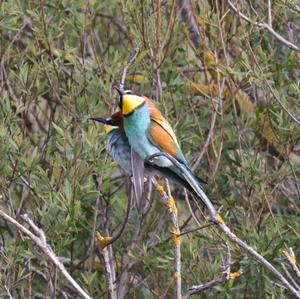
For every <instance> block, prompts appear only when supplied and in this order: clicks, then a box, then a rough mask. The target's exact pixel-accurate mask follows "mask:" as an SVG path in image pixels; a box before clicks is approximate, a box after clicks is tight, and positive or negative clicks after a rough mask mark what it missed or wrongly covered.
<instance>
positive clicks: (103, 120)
mask: <svg viewBox="0 0 300 299" xmlns="http://www.w3.org/2000/svg"><path fill="white" fill-rule="evenodd" d="M89 119H90V120H94V121H98V122H100V123H103V124H105V125H110V126H114V127H117V126H118V123H117V122H116V121H115V120H113V119H111V118H104V117H90V118H89Z"/></svg>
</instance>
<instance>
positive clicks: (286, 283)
mask: <svg viewBox="0 0 300 299" xmlns="http://www.w3.org/2000/svg"><path fill="white" fill-rule="evenodd" d="M160 156H163V157H166V158H167V159H169V160H170V161H171V162H172V163H173V164H174V165H175V166H176V167H177V168H178V169H179V170H180V171H181V173H182V174H183V176H184V177H185V178H186V179H187V180H188V181H189V182H190V184H191V185H192V187H193V189H194V190H195V191H197V193H198V194H199V196H200V199H201V200H202V201H203V203H204V204H205V205H206V207H207V209H208V211H209V213H210V217H211V221H213V222H214V223H216V224H218V226H219V228H220V229H221V230H222V231H223V233H225V235H226V236H227V237H228V238H229V239H230V240H231V241H232V242H233V243H235V244H237V245H239V247H240V248H242V249H243V250H244V251H246V252H247V253H249V254H250V255H252V256H253V257H254V258H255V259H256V260H257V261H258V262H259V263H261V264H262V265H264V266H265V267H266V268H267V269H268V270H269V271H271V272H272V273H273V274H274V275H275V276H276V277H277V278H278V279H279V280H280V281H281V282H282V284H283V285H284V286H285V287H286V288H287V289H288V290H289V291H290V292H291V293H293V295H294V296H295V297H296V298H299V299H300V292H299V291H298V290H297V289H296V288H295V287H294V286H293V285H292V284H291V283H290V282H289V281H288V280H287V279H286V278H285V277H284V276H283V275H282V274H281V273H280V272H279V271H278V270H277V269H276V268H275V267H274V266H273V265H272V264H271V263H270V262H269V261H267V260H266V259H265V258H264V257H263V256H262V255H260V254H259V253H258V252H257V251H256V250H255V249H254V248H252V247H251V246H249V245H248V244H247V243H246V242H245V241H243V240H241V239H240V238H238V237H237V236H236V235H235V234H234V233H233V232H232V231H231V230H230V228H229V227H228V226H227V225H226V224H225V222H224V221H223V219H222V218H221V216H220V215H219V214H218V213H217V211H216V209H215V208H214V206H213V205H212V204H211V202H210V200H209V198H208V197H207V195H206V194H205V192H204V191H203V190H202V189H201V188H200V187H199V185H198V182H197V181H196V179H195V177H194V176H193V175H192V174H191V173H190V172H189V171H188V170H187V168H186V167H184V166H183V165H182V164H181V163H180V162H178V161H177V160H176V159H175V158H174V157H172V156H171V155H169V154H167V153H163V152H161V153H156V154H154V155H152V156H150V157H147V158H146V159H145V163H151V161H152V159H154V158H155V157H160Z"/></svg>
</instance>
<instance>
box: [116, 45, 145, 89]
mask: <svg viewBox="0 0 300 299" xmlns="http://www.w3.org/2000/svg"><path fill="white" fill-rule="evenodd" d="M139 52H140V48H139V47H136V48H135V49H134V51H133V53H132V54H131V56H130V58H129V60H128V61H126V62H125V65H124V69H123V70H122V72H121V80H120V85H119V87H120V89H121V90H124V85H125V78H126V74H127V70H128V68H129V67H130V66H131V64H132V63H133V62H134V60H135V59H136V57H137V56H138V54H139Z"/></svg>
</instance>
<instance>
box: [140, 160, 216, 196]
mask: <svg viewBox="0 0 300 299" xmlns="http://www.w3.org/2000/svg"><path fill="white" fill-rule="evenodd" d="M182 165H183V166H184V167H185V169H186V170H187V172H188V173H189V176H188V177H186V176H185V175H184V174H183V173H182V172H179V171H178V169H177V167H174V168H173V167H170V168H169V167H160V166H157V165H155V164H147V165H145V166H146V168H147V169H148V170H150V171H158V172H159V173H161V174H163V175H164V176H165V177H167V178H169V179H171V180H173V181H175V183H177V184H179V185H181V186H183V187H184V188H186V189H187V190H188V191H190V192H191V193H192V194H193V195H194V196H195V197H197V198H199V199H200V200H201V201H203V199H202V197H203V195H202V194H200V193H199V190H198V188H199V189H200V190H202V191H203V192H205V184H206V182H205V181H203V180H201V179H200V178H198V177H197V176H195V175H194V174H193V173H192V171H191V170H190V169H189V168H188V167H186V166H185V165H184V164H182ZM190 177H192V178H193V179H194V182H191V179H190ZM195 184H196V185H197V187H198V188H195ZM210 200H211V198H210Z"/></svg>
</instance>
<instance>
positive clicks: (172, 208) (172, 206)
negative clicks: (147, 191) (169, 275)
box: [152, 179, 182, 299]
mask: <svg viewBox="0 0 300 299" xmlns="http://www.w3.org/2000/svg"><path fill="white" fill-rule="evenodd" d="M152 180H153V181H154V185H155V189H156V191H157V192H158V193H159V194H160V195H161V199H162V201H163V203H164V204H165V205H166V207H167V208H168V211H169V213H170V215H171V220H172V225H173V227H172V230H173V231H172V241H173V244H174V280H175V285H176V292H175V293H176V295H175V298H177V299H181V298H182V295H181V289H182V287H181V251H180V244H181V237H180V226H179V221H178V210H177V207H176V203H175V200H174V198H173V196H172V195H171V191H170V187H169V182H168V180H167V179H166V186H167V191H168V192H166V191H165V190H164V188H163V187H162V186H161V185H159V184H158V183H157V182H156V181H155V180H154V179H152Z"/></svg>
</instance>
